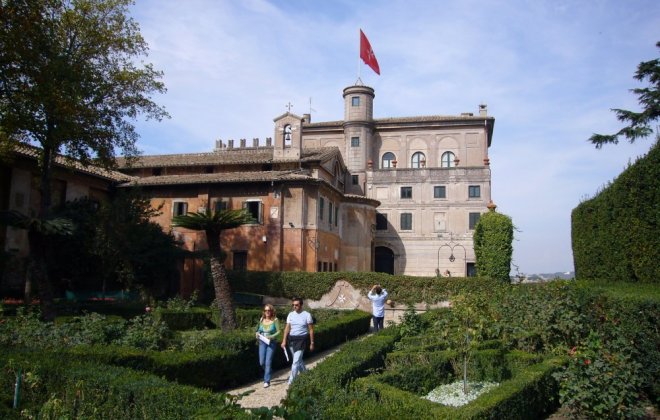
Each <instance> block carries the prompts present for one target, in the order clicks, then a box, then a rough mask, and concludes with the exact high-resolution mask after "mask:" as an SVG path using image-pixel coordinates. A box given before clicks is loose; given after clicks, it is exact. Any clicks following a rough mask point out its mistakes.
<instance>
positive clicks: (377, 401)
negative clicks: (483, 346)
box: [327, 358, 565, 419]
mask: <svg viewBox="0 0 660 420" xmlns="http://www.w3.org/2000/svg"><path fill="white" fill-rule="evenodd" d="M564 362H565V359H563V358H555V359H550V360H547V361H544V362H542V363H539V364H536V365H532V366H530V367H528V368H527V369H524V370H523V371H521V372H519V373H518V374H517V375H516V376H514V377H512V378H511V379H509V380H506V381H504V382H502V383H501V384H500V385H499V386H498V387H497V388H495V389H493V390H491V391H489V392H488V393H486V394H484V395H482V396H480V397H479V398H477V399H476V400H475V401H473V402H472V403H470V404H467V405H465V406H463V407H459V408H454V407H448V406H443V405H441V404H438V403H434V402H431V401H428V400H426V399H422V398H421V397H420V396H418V395H416V394H413V393H410V392H407V391H403V390H400V389H398V388H395V387H393V386H391V385H387V384H384V383H382V382H380V381H379V380H378V376H371V377H367V378H361V379H358V380H357V381H356V382H355V388H354V393H355V396H356V397H358V398H359V401H360V404H359V406H355V405H350V404H349V405H342V406H329V407H328V408H327V412H328V413H332V415H333V416H335V417H340V418H350V417H354V418H377V416H378V414H380V415H382V414H383V413H387V416H388V417H390V418H416V419H486V418H490V419H538V418H544V417H545V416H547V414H548V413H551V412H553V411H554V410H556V408H557V407H558V406H559V401H558V385H557V381H556V380H555V379H554V378H553V377H552V374H553V373H554V372H556V371H557V370H558V369H559V368H560V367H561V366H562V365H563V363H564ZM374 410H375V411H374Z"/></svg>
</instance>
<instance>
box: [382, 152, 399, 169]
mask: <svg viewBox="0 0 660 420" xmlns="http://www.w3.org/2000/svg"><path fill="white" fill-rule="evenodd" d="M394 160H396V156H394V153H392V152H387V153H385V154H384V155H383V164H382V165H380V167H381V168H383V169H384V168H393V167H394V165H393V164H392V161H394Z"/></svg>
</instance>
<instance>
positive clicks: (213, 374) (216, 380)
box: [65, 311, 371, 390]
mask: <svg viewBox="0 0 660 420" xmlns="http://www.w3.org/2000/svg"><path fill="white" fill-rule="evenodd" d="M370 320H371V315H370V314H368V313H366V312H362V311H351V312H345V313H343V314H342V316H339V317H336V318H329V319H327V320H325V321H324V322H323V323H320V324H318V325H316V327H315V345H316V350H317V351H323V350H326V349H329V348H331V347H334V346H336V345H339V344H342V343H344V342H346V341H348V340H350V339H352V338H354V337H357V336H359V335H361V334H365V333H366V332H368V331H369V322H370ZM199 333H200V334H213V336H212V337H211V338H210V339H209V338H208V337H207V338H206V339H205V340H204V345H203V349H201V350H199V349H196V350H194V351H164V352H158V351H141V350H137V349H133V348H126V347H114V346H80V347H74V348H70V349H66V350H65V351H66V352H68V353H70V354H72V355H75V356H76V357H79V358H84V359H85V360H94V361H96V362H98V363H102V364H111V365H116V366H126V367H130V368H133V369H137V370H142V371H146V372H150V373H153V374H156V375H159V376H163V377H165V378H167V379H169V380H172V381H177V382H179V383H182V384H188V385H194V386H198V387H202V388H210V389H212V390H223V389H228V388H230V387H234V386H237V385H242V384H244V383H246V382H249V381H252V380H254V379H257V378H258V377H259V375H260V373H261V372H260V368H259V363H258V360H259V358H258V347H257V345H256V342H255V338H254V333H253V332H252V331H237V332H232V333H223V332H221V331H217V330H214V331H200V332H199ZM285 366H288V363H287V361H286V359H285V357H284V353H283V352H282V351H277V352H275V357H274V359H273V369H279V368H283V367H285Z"/></svg>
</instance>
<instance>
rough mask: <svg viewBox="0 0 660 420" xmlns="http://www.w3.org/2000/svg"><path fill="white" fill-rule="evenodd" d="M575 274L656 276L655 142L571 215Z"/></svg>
mask: <svg viewBox="0 0 660 420" xmlns="http://www.w3.org/2000/svg"><path fill="white" fill-rule="evenodd" d="M571 237H572V242H573V259H574V262H575V275H576V277H577V278H580V279H596V280H599V281H603V280H608V281H639V282H649V283H658V282H660V264H658V261H660V142H657V141H656V143H655V145H654V146H653V147H651V150H649V152H648V153H647V154H646V156H644V157H641V158H639V159H638V160H637V161H636V162H635V163H634V164H632V165H631V166H629V167H628V168H626V169H625V170H624V171H623V172H622V173H621V174H620V175H619V176H618V177H617V178H616V179H615V180H614V181H613V182H611V183H610V184H609V185H608V186H607V187H606V188H605V189H603V190H602V191H601V192H600V193H599V194H598V195H597V196H595V197H594V198H592V199H591V200H587V201H584V202H582V203H581V204H580V205H579V206H577V207H576V208H575V209H573V212H572V215H571Z"/></svg>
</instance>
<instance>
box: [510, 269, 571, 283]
mask: <svg viewBox="0 0 660 420" xmlns="http://www.w3.org/2000/svg"><path fill="white" fill-rule="evenodd" d="M573 278H575V271H566V272H560V271H558V272H556V273H539V274H527V275H525V278H524V279H523V282H525V283H527V282H529V283H533V282H540V281H548V280H554V279H563V280H568V279H573ZM511 280H513V281H516V280H517V279H516V278H512V279H511Z"/></svg>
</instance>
